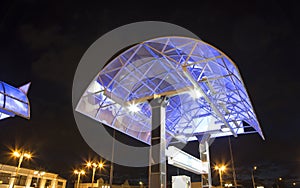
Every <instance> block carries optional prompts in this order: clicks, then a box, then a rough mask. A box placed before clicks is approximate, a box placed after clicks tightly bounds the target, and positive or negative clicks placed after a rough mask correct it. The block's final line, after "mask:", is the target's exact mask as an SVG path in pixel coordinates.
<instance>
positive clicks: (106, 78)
mask: <svg viewBox="0 0 300 188" xmlns="http://www.w3.org/2000/svg"><path fill="white" fill-rule="evenodd" d="M99 50H100V49H99ZM160 96H168V97H169V103H168V105H167V107H166V131H167V134H166V135H167V140H168V141H170V140H171V139H172V138H176V139H178V140H181V141H184V142H186V141H190V140H194V139H196V136H201V135H203V134H206V133H209V134H210V135H211V137H220V136H227V135H234V136H237V135H238V134H245V133H253V132H257V133H259V134H260V135H261V136H262V137H263V134H262V131H261V128H260V126H259V122H258V120H257V118H256V115H255V112H254V110H253V107H252V105H251V101H250V99H249V96H248V94H247V91H246V89H245V86H244V84H243V81H242V78H241V75H240V74H239V71H238V69H237V67H236V65H235V64H234V63H233V62H232V61H231V60H230V59H229V58H228V57H227V56H226V55H225V54H224V53H222V52H221V51H220V50H218V49H216V48H215V47H213V46H211V45H209V44H207V43H205V42H203V41H202V40H198V39H193V38H187V37H177V36H172V37H162V38H155V39H152V40H148V41H145V42H142V43H139V44H136V45H134V46H132V47H129V48H128V49H125V50H123V51H122V52H120V53H119V54H116V56H115V57H114V58H113V59H112V60H111V61H109V62H107V64H106V66H105V67H104V68H103V69H102V70H101V71H100V73H99V74H98V75H97V76H96V77H95V79H94V80H93V81H92V82H91V84H90V85H89V87H88V88H87V89H86V91H85V92H84V94H83V95H82V97H81V99H80V101H79V103H78V105H77V107H76V111H78V112H80V113H82V114H84V115H86V116H89V117H91V118H93V119H95V120H96V121H99V122H101V123H103V124H105V125H108V126H111V127H112V128H114V129H117V130H119V131H121V132H124V133H126V134H128V135H130V136H132V137H134V138H136V139H138V140H140V141H143V142H146V143H148V144H149V143H150V136H151V135H150V134H151V106H150V104H149V100H151V99H153V98H156V97H160Z"/></svg>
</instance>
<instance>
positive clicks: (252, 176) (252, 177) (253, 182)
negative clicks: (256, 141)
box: [251, 166, 257, 188]
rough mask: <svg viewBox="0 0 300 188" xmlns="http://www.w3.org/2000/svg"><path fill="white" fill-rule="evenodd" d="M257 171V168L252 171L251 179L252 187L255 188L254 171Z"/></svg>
mask: <svg viewBox="0 0 300 188" xmlns="http://www.w3.org/2000/svg"><path fill="white" fill-rule="evenodd" d="M256 169H257V166H254V167H253V168H252V171H251V179H252V185H253V188H255V180H254V171H255V170H256Z"/></svg>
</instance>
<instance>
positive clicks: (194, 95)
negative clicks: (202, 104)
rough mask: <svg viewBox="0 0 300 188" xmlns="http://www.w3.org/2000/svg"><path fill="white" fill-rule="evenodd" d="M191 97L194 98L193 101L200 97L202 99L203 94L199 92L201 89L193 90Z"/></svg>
mask: <svg viewBox="0 0 300 188" xmlns="http://www.w3.org/2000/svg"><path fill="white" fill-rule="evenodd" d="M190 95H191V97H193V99H199V98H200V97H202V93H201V92H200V91H199V89H193V90H191V92H190Z"/></svg>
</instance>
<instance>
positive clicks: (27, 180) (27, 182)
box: [25, 175, 32, 188]
mask: <svg viewBox="0 0 300 188" xmlns="http://www.w3.org/2000/svg"><path fill="white" fill-rule="evenodd" d="M31 181H32V176H31V175H28V176H27V179H26V184H25V188H29V187H30V185H31Z"/></svg>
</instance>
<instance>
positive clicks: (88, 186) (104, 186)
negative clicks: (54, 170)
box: [74, 178, 202, 188]
mask: <svg viewBox="0 0 300 188" xmlns="http://www.w3.org/2000/svg"><path fill="white" fill-rule="evenodd" d="M93 187H94V188H110V187H109V184H108V183H105V182H104V180H103V179H102V178H100V179H98V180H97V182H95V183H94V186H92V183H79V186H78V187H77V184H76V183H75V184H74V188H93ZM112 188H148V186H145V185H143V184H140V185H130V183H129V181H128V180H126V181H125V182H124V183H123V184H122V185H112ZM191 188H202V184H201V182H192V183H191Z"/></svg>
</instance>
